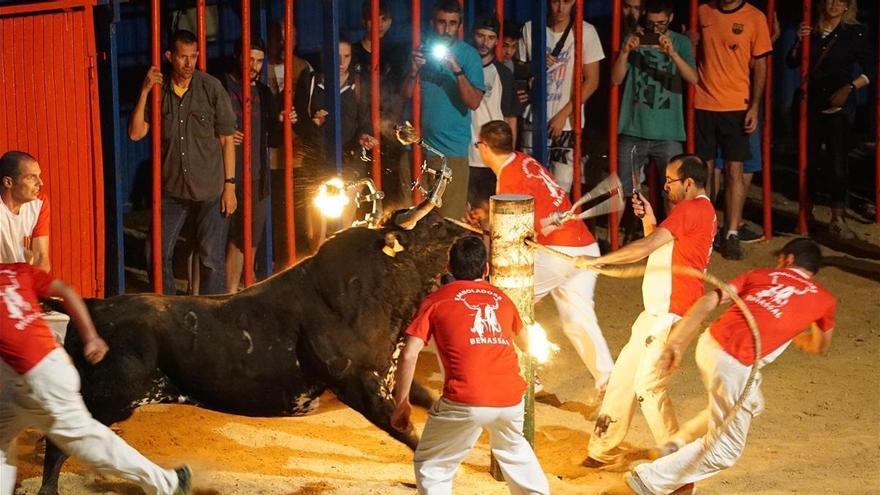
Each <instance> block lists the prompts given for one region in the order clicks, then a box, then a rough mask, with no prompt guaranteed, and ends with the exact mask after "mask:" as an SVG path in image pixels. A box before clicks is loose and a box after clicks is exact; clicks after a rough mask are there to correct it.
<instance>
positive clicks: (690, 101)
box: [686, 0, 700, 153]
mask: <svg viewBox="0 0 880 495" xmlns="http://www.w3.org/2000/svg"><path fill="white" fill-rule="evenodd" d="M689 11H690V17H688V18H689V19H690V21H689V22H690V23H691V25H690V30H691V43H692V44H693V47H694V55H696V54H697V43H695V42H694V41H695V40H696V36H695V35H699V34H700V19H699V17H700V10H699V1H698V0H691V3H690V9H689ZM698 65H699V64H698ZM696 93H697V87H696V86H695V85H693V84H690V83H688V97H687V125H686V129H687V152H688V153H693V152H694V122H695V119H696V117H695V114H696V112H695V111H694V97H695V96H696Z"/></svg>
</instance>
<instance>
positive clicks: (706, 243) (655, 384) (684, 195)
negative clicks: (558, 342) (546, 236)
mask: <svg viewBox="0 0 880 495" xmlns="http://www.w3.org/2000/svg"><path fill="white" fill-rule="evenodd" d="M707 175H708V172H707V168H706V163H705V162H704V161H703V160H701V159H700V158H699V157H697V156H695V155H678V156H675V157H673V158H672V159H671V160H670V161H669V164H668V165H667V166H666V184H665V185H664V190H665V191H666V194H667V196H668V198H669V201H670V202H671V203H672V204H673V205H674V206H673V208H672V210H671V211H670V212H669V216H668V217H666V220H664V221H663V222H662V223H661V224H659V225H657V220H656V217H655V216H654V211H653V209H652V208H651V205H650V203H648V202H647V201H645V200H644V198H643V197H642V196H641V195H640V194H636V195H634V196H633V198H632V204H633V209H634V210H635V213H636V215H639V216H641V217H642V227H643V228H644V231H645V237H644V238H642V239H639V240H638V241H635V242H633V243H630V244H627V245H626V246H624V247H622V248H620V249H618V250H617V251H614V252H612V253H609V254H606V255H605V256H600V257H598V258H593V257H590V256H580V257H579V258H578V260H577V266H578V267H579V268H591V267H594V266H602V265H624V264H629V263H635V262H637V261H640V260H642V259H644V258H646V257H647V258H648V263H647V268H646V272H645V277H644V279H643V281H642V300H643V302H644V305H645V309H644V311H642V313H641V314H640V315H639V317H638V318H637V319H636V321H635V323H634V324H633V326H632V334H631V336H630V339H629V342H628V343H627V344H626V346H624V348H623V350H621V351H620V355H618V356H617V361H616V362H615V364H614V369H613V370H612V371H611V378H610V379H609V380H608V388H607V390H606V392H605V400H604V401H603V402H602V406H601V408H600V409H599V414H598V416H597V418H596V426H595V430H594V432H593V436H592V437H591V438H590V445H589V450H588V457H587V459H586V460H585V461H584V466H586V467H602V466H604V465H606V464H612V463H615V462H616V461H618V460H619V456H617V455H615V453H614V452H613V450H614V449H615V448H616V447H617V446H618V445H620V443H621V442H622V441H623V439H624V437H625V436H626V433H627V430H628V429H629V425H630V422H631V421H632V415H633V412H634V411H635V406H636V402H637V401H638V403H639V406H641V409H642V414H644V415H645V420H646V421H647V423H648V427H649V428H650V429H651V433H652V434H653V436H654V440H655V441H656V442H657V444H658V445H660V444H664V443H666V442H668V441H669V439H670V438H671V437H672V435H673V434H674V433H676V432H677V431H678V421H677V420H676V418H675V411H674V410H673V408H672V402H671V401H670V399H669V396H668V395H667V393H666V384H667V381H668V375H661V374H660V373H659V369H658V367H657V360H658V359H659V358H660V356H661V353H662V352H663V345H664V343H665V342H666V336H667V335H668V334H669V330H670V329H671V328H672V325H673V324H674V323H675V322H677V321H678V320H680V319H681V318H682V316H684V314H685V312H686V311H687V309H688V308H689V307H690V306H691V304H693V302H694V301H696V300H697V299H699V298H700V297H701V296H702V295H703V281H702V280H700V279H697V278H693V277H690V276H687V275H682V274H680V273H675V272H674V271H673V270H672V267H673V266H676V267H690V268H693V269H695V270H699V271H704V270H705V269H706V266H707V265H708V264H709V257H710V255H711V253H712V239H713V238H714V237H715V226H716V219H715V208H714V207H713V206H712V201H711V200H710V199H709V197H708V196H707V195H706V180H707Z"/></svg>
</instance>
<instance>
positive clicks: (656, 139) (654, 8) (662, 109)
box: [611, 0, 697, 237]
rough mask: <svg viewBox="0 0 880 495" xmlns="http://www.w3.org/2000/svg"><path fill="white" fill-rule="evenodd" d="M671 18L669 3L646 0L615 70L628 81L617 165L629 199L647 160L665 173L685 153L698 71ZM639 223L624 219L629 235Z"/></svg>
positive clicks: (614, 75) (614, 76) (618, 80)
mask: <svg viewBox="0 0 880 495" xmlns="http://www.w3.org/2000/svg"><path fill="white" fill-rule="evenodd" d="M626 15H627V16H628V15H630V14H626ZM672 19H673V15H672V4H671V3H670V2H668V1H666V0H647V2H646V3H645V13H644V17H643V18H642V19H641V26H636V27H635V28H634V29H635V30H634V31H633V32H632V34H630V35H629V36H628V37H627V38H626V39H625V40H624V42H623V47H622V48H621V50H620V55H619V56H618V58H617V60H615V62H614V65H613V66H612V69H611V82H612V84H624V86H623V97H622V98H621V102H620V117H619V119H618V128H617V130H618V133H619V134H620V138H619V140H618V143H619V144H618V150H617V163H618V175H619V176H620V182H621V185H622V186H623V191H624V194H625V195H626V196H628V197H632V195H633V192H634V191H636V190H640V189H641V182H642V180H641V177H642V170H643V167H644V166H645V165H646V164H647V163H648V160H651V159H653V160H654V163H655V166H656V168H657V171H658V176H660V177H662V176H663V174H665V172H666V165H667V164H668V163H669V160H670V159H671V158H672V157H674V156H676V155H679V154H681V152H682V142H683V141H684V140H685V139H686V136H685V130H684V92H685V88H686V85H685V82H689V83H691V84H696V83H697V71H696V67H695V62H694V52H693V47H692V46H691V42H690V40H689V39H688V38H687V36H684V35H682V34H679V33H676V32H674V31H672V30H670V29H669V26H670V25H671V23H672ZM624 81H625V82H624ZM634 179H635V181H636V182H635V183H633V180H634ZM627 203H630V201H627ZM630 211H631V210H630ZM638 223H641V222H638ZM635 224H636V220H635V217H634V216H630V218H629V221H628V222H624V226H625V228H626V229H627V231H628V232H627V233H628V235H627V237H630V236H631V235H633V233H634V231H635V230H636V229H639V227H641V225H639V226H636V225H635Z"/></svg>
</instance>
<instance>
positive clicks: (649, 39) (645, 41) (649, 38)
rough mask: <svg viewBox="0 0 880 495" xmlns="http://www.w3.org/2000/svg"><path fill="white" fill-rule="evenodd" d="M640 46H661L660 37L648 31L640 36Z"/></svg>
mask: <svg viewBox="0 0 880 495" xmlns="http://www.w3.org/2000/svg"><path fill="white" fill-rule="evenodd" d="M639 44H640V45H642V46H645V45H655V46H658V45H660V35H659V34H657V33H655V32H653V31H647V32H644V33H642V34H640V35H639Z"/></svg>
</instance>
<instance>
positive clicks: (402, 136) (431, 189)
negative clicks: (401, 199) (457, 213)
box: [394, 121, 452, 208]
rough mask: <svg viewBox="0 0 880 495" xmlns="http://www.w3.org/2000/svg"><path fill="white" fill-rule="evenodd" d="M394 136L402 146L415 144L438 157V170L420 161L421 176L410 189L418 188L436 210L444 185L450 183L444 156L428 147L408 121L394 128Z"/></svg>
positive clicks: (449, 172)
mask: <svg viewBox="0 0 880 495" xmlns="http://www.w3.org/2000/svg"><path fill="white" fill-rule="evenodd" d="M394 134H395V135H396V136H397V140H398V141H400V143H401V144H403V145H404V146H406V145H413V144H417V145H419V146H421V147H422V148H424V149H425V150H426V151H430V152H431V153H433V154H434V155H436V156H438V157H440V161H441V162H440V168H439V169H435V168H433V167H429V166H428V161H427V160H424V161H422V168H421V174H420V177H419V179H418V180H415V181H413V184H412V187H411V189H415V188H417V187H418V188H419V190H420V191H421V192H422V194H423V195H424V196H425V197H426V198H427V199H428V201H430V202H431V204H433V205H434V206H436V207H437V208H440V207H441V206H443V199H442V198H443V192H444V191H445V190H446V185H447V184H449V182H451V181H452V170H451V169H450V168H449V166H448V165H447V161H446V155H444V154H443V153H441V152H440V151H439V150H437V149H436V148H434V147H433V146H431V145H429V144H428V143H426V142H425V141H424V139H422V137H421V136H419V135H418V133H416V129H415V127H413V125H412V124H410V123H409V121H407V122H404V123H403V124H401V125H398V126H395V127H394ZM428 178H431V179H432V182H433V184H431V185H428V184H427V179H428Z"/></svg>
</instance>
